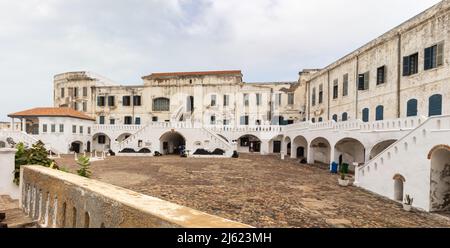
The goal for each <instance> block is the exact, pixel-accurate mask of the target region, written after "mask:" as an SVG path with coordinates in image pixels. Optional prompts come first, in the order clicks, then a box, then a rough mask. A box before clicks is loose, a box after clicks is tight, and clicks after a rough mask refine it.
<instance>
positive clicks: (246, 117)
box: [241, 115, 249, 126]
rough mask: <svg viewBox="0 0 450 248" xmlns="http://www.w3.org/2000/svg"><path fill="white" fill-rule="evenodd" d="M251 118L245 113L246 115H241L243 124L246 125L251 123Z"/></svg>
mask: <svg viewBox="0 0 450 248" xmlns="http://www.w3.org/2000/svg"><path fill="white" fill-rule="evenodd" d="M248 120H249V118H248V115H245V116H241V125H243V126H244V125H245V126H248V123H249V121H248Z"/></svg>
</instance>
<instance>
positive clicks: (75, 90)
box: [73, 87, 78, 97]
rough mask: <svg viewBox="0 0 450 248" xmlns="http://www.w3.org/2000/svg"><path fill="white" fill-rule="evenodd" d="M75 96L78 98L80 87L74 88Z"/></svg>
mask: <svg viewBox="0 0 450 248" xmlns="http://www.w3.org/2000/svg"><path fill="white" fill-rule="evenodd" d="M73 96H74V97H78V87H75V88H73Z"/></svg>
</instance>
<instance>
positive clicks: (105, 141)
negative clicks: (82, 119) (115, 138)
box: [91, 133, 111, 151]
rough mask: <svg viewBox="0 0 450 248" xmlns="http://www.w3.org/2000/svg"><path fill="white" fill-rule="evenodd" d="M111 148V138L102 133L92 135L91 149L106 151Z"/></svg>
mask: <svg viewBox="0 0 450 248" xmlns="http://www.w3.org/2000/svg"><path fill="white" fill-rule="evenodd" d="M110 148H111V138H110V137H109V136H108V135H106V134H104V133H96V134H94V135H93V136H92V144H91V150H92V151H108V150H109V149H110Z"/></svg>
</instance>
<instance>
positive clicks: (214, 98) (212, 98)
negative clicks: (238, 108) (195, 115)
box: [211, 95, 217, 107]
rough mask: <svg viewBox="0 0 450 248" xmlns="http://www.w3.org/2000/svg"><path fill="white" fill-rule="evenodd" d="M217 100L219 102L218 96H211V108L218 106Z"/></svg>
mask: <svg viewBox="0 0 450 248" xmlns="http://www.w3.org/2000/svg"><path fill="white" fill-rule="evenodd" d="M216 100H217V96H216V95H211V107H214V106H216Z"/></svg>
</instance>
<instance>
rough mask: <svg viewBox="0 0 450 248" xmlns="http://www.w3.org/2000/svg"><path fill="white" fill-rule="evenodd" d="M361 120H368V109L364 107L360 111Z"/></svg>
mask: <svg viewBox="0 0 450 248" xmlns="http://www.w3.org/2000/svg"><path fill="white" fill-rule="evenodd" d="M362 121H363V122H369V109H368V108H365V109H363V111H362Z"/></svg>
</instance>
